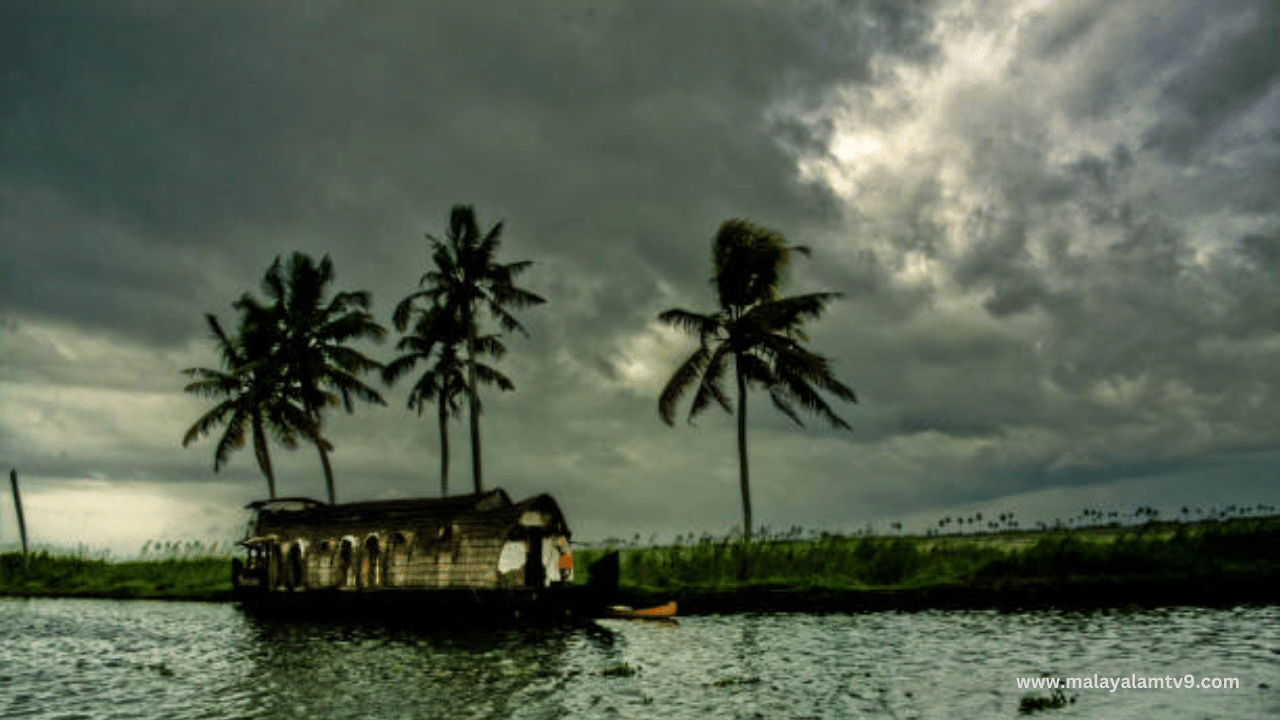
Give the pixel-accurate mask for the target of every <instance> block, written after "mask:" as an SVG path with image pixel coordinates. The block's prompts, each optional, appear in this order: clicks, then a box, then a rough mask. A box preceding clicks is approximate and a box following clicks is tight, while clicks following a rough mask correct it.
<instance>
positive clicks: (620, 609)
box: [605, 600, 676, 623]
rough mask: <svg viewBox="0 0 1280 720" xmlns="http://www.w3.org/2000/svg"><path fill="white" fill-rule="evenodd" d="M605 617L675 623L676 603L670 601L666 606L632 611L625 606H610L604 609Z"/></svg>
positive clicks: (632, 609)
mask: <svg viewBox="0 0 1280 720" xmlns="http://www.w3.org/2000/svg"><path fill="white" fill-rule="evenodd" d="M605 617H611V618H622V619H626V620H657V621H659V622H670V623H674V622H676V602H675V601H674V600H672V601H671V602H669V603H667V604H666V605H659V606H657V607H651V608H642V609H639V610H637V609H634V608H632V607H630V606H627V605H610V606H609V607H607V608H606V609H605Z"/></svg>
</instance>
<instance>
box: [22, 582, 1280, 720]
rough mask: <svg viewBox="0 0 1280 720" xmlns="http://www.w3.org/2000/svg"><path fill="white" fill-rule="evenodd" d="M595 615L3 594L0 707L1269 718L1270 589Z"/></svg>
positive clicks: (1277, 678) (416, 714) (27, 712)
mask: <svg viewBox="0 0 1280 720" xmlns="http://www.w3.org/2000/svg"><path fill="white" fill-rule="evenodd" d="M600 625H601V626H602V627H601V628H599V629H591V628H561V629H544V630H533V629H523V630H519V629H517V630H487V631H475V630H470V631H461V630H453V631H450V630H440V629H434V630H433V629H424V628H413V627H409V626H405V625H386V624H354V625H353V624H339V623H333V622H329V623H314V622H311V623H302V622H298V623H290V622H281V621H270V622H268V621H265V620H259V619H254V618H250V617H246V616H245V615H244V614H242V613H241V611H240V610H239V609H238V608H237V607H236V606H234V605H230V604H203V603H166V602H150V601H109V600H70V599H60V600H21V599H0V717H4V718H39V719H41V720H44V719H48V720H53V719H55V718H57V719H60V720H70V719H72V718H85V719H88V718H147V719H154V718H319V719H330V718H332V719H338V718H341V719H342V720H351V719H352V718H387V719H395V718H451V719H457V718H507V717H510V718H547V719H548V720H550V719H552V718H562V717H569V718H676V719H687V720H695V719H696V720H711V719H713V718H795V719H799V718H841V719H850V718H863V717H865V718H946V719H947V720H953V719H955V718H1012V717H1025V716H1020V715H1019V714H1018V707H1019V702H1020V700H1021V698H1022V696H1024V695H1026V694H1027V693H1028V692H1029V691H1027V690H1020V689H1018V687H1017V685H1016V680H1015V679H1016V678H1017V677H1019V676H1041V675H1050V676H1058V677H1069V676H1076V677H1079V676H1086V675H1087V676H1092V675H1093V674H1094V673H1097V674H1099V675H1100V676H1111V677H1115V676H1126V677H1127V676H1129V675H1130V674H1135V675H1138V676H1144V677H1154V676H1161V677H1163V676H1166V675H1170V676H1176V677H1181V676H1184V675H1187V674H1193V675H1195V676H1196V678H1197V679H1199V678H1201V677H1231V678H1238V679H1239V681H1240V688H1239V689H1236V690H1197V689H1192V690H1186V689H1184V690H1119V691H1117V692H1108V691H1106V690H1074V691H1070V692H1069V693H1068V695H1069V696H1074V698H1075V702H1074V703H1073V704H1070V705H1068V706H1066V707H1063V708H1061V709H1054V710H1047V711H1044V712H1043V713H1038V714H1037V716H1038V717H1044V718H1103V717H1105V718H1135V719H1136V718H1240V719H1242V720H1243V719H1246V718H1248V719H1250V720H1252V719H1253V718H1263V717H1280V607H1275V606H1272V607H1261V608H1259V607H1249V608H1245V607H1242V608H1236V609H1231V610H1222V609H1201V608H1170V609H1162V610H1133V611H1095V612H1057V611H1043V612H1028V613H1015V614H1008V613H998V612H994V611H969V612H925V613H874V614H864V615H796V614H783V615H730V616H718V617H716V616H713V617H694V618H683V619H682V620H681V622H680V624H679V625H676V626H667V625H656V624H649V623H636V622H628V621H621V620H612V621H602V622H601V623H600ZM628 671H633V672H631V674H628ZM1038 694H1040V695H1047V694H1048V693H1047V692H1044V691H1040V692H1039V693H1038Z"/></svg>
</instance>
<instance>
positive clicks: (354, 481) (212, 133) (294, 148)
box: [0, 0, 1280, 553]
mask: <svg viewBox="0 0 1280 720" xmlns="http://www.w3.org/2000/svg"><path fill="white" fill-rule="evenodd" d="M1278 78H1280V9H1278V8H1277V5H1276V3H1275V2H1273V1H1270V0H1238V1H1237V0H1219V1H1216V2H1212V3H1206V2H1200V1H1199V0H1134V1H1132V2H1114V0H1058V1H1055V2H1041V1H1023V0H989V1H988V0H968V1H961V0H939V1H938V2H925V1H919V2H916V1H908V0H829V1H819V0H815V1H813V2H809V1H802V0H794V1H787V0H761V1H760V2H749V1H746V0H643V1H642V0H632V1H630V2H607V1H603V0H601V1H598V2H597V1H594V0H545V1H543V2H531V1H529V0H518V1H517V0H511V1H510V2H500V1H497V0H489V1H487V2H470V1H462V0H459V1H457V2H450V1H445V2H432V3H419V2H403V3H392V2H380V3H373V4H369V3H355V2H346V3H344V2H334V1H327V0H310V1H309V2H305V3H266V4H264V3H261V2H256V1H254V2H188V3H171V2H145V1H140V2H85V1H83V0H74V1H66V2H56V1H50V0H39V1H37V0H16V1H12V2H5V3H3V5H2V6H0V238H2V239H3V244H2V245H0V313H2V316H3V326H2V327H0V460H2V461H3V463H4V465H5V469H7V468H8V467H15V468H17V469H18V471H19V474H20V478H21V480H22V483H23V489H24V492H25V499H26V504H27V507H28V512H27V515H28V518H27V520H28V524H29V525H30V526H31V529H32V532H33V534H34V537H35V539H36V540H37V541H38V542H42V543H50V544H56V545H60V546H74V545H75V544H76V543H80V542H83V543H86V544H88V545H90V546H92V547H110V548H112V549H113V550H115V551H116V552H118V553H130V552H135V551H136V550H137V548H138V547H139V546H140V545H141V544H142V542H143V541H144V540H147V539H153V538H160V537H164V538H182V539H206V540H207V539H217V538H228V537H232V536H234V535H235V533H236V531H237V530H238V525H237V523H238V517H239V512H240V506H242V505H243V504H244V503H245V502H247V501H249V500H252V499H255V498H258V497H262V496H264V495H265V493H266V484H265V481H264V480H263V477H262V475H261V473H260V472H259V471H258V469H257V467H256V465H255V463H254V461H253V457H252V453H251V452H249V451H248V450H246V451H242V452H239V453H236V454H235V455H234V456H233V459H232V461H231V462H230V464H229V465H228V466H227V467H225V468H224V469H223V470H222V472H220V473H218V474H214V472H213V467H212V466H213V446H214V443H215V441H216V438H210V439H208V440H206V441H204V442H201V443H198V444H196V445H193V446H191V447H189V448H186V449H183V448H182V447H181V442H180V441H181V438H182V435H183V433H184V432H185V430H186V429H187V427H188V426H190V424H191V423H192V422H193V421H194V420H195V419H196V418H197V417H198V416H199V415H200V414H201V412H202V411H203V410H204V409H206V408H207V407H208V404H207V401H204V400H201V399H198V398H194V397H190V396H187V395H185V394H184V393H183V392H182V386H183V384H184V381H185V378H184V376H182V375H181V374H180V371H181V370H182V369H183V368H186V367H191V366H208V367H213V366H216V362H217V359H216V356H215V354H214V350H213V344H212V342H211V340H210V339H209V337H208V332H207V328H206V326H205V324H204V320H203V315H204V313H206V312H214V313H217V314H218V315H219V316H220V317H221V318H222V319H223V322H224V324H226V325H233V324H234V317H235V316H234V312H233V310H232V308H231V307H230V304H231V302H232V301H233V300H235V299H236V298H237V297H238V296H239V295H240V294H241V293H243V292H245V291H254V292H257V285H258V281H259V279H260V278H261V276H262V273H263V271H264V270H265V269H266V267H267V266H268V265H269V264H270V262H271V261H272V259H273V258H275V257H276V256H279V255H287V254H289V253H291V252H294V251H304V252H307V253H310V254H312V255H314V256H317V257H318V256H320V255H323V254H329V255H330V256H331V257H332V258H333V261H334V263H335V266H336V269H337V283H336V286H337V287H339V288H343V289H355V288H365V289H368V290H370V291H371V292H372V294H373V302H374V308H373V310H374V312H375V314H376V315H377V316H378V317H379V319H380V320H381V321H382V322H383V323H384V324H388V325H389V324H390V313H391V309H392V307H393V306H394V305H395V303H396V302H397V301H398V300H400V299H401V298H402V297H404V296H405V295H406V294H407V293H409V292H410V291H412V290H413V289H414V287H415V283H416V282H417V280H418V278H419V276H420V275H421V274H422V272H423V271H424V270H425V269H426V263H427V260H428V256H427V244H426V242H425V240H424V239H423V234H424V233H427V232H431V233H435V234H441V233H443V230H444V227H445V223H446V219H447V215H448V211H449V208H450V207H451V206H452V205H454V204H456V203H468V204H473V205H475V207H476V209H477V212H478V214H479V217H480V221H481V223H482V224H483V225H484V226H486V227H488V226H489V225H491V224H492V223H495V222H497V221H499V220H504V221H505V223H506V224H505V232H504V235H503V237H504V246H503V252H502V259H504V260H507V261H513V260H518V259H529V260H533V261H534V262H535V263H536V265H535V266H534V268H533V269H532V270H531V271H530V272H529V273H528V274H527V275H525V276H524V277H523V280H524V283H523V284H524V285H525V286H527V287H528V288H530V289H532V290H534V291H536V292H538V293H540V294H542V295H543V296H545V297H547V298H548V300H549V302H548V303H547V304H546V305H544V306H541V307H538V308H534V309H530V310H528V311H525V312H524V313H523V314H522V316H521V317H522V319H523V320H524V322H525V325H526V327H527V328H528V330H529V332H530V337H529V338H528V339H524V338H521V337H511V338H508V340H507V344H508V347H509V349H510V354H509V355H508V356H507V358H506V359H504V361H503V363H502V368H503V369H504V371H505V372H506V373H507V374H508V375H509V376H510V377H511V378H513V379H514V381H515V382H516V384H517V386H518V391H517V392H515V393H508V394H502V395H495V394H492V393H491V394H488V395H486V396H485V410H486V411H485V414H484V416H483V418H482V431H483V439H484V450H485V471H486V482H487V485H489V486H491V487H492V486H500V487H504V488H506V489H507V490H508V491H509V492H510V493H511V494H512V496H513V497H517V498H519V497H524V496H527V495H530V494H533V493H537V492H544V491H545V492H550V493H552V494H554V495H555V497H556V498H557V499H558V500H559V502H560V503H561V505H562V507H563V508H564V510H565V513H566V515H567V518H568V520H569V523H570V526H571V527H572V528H573V530H574V531H575V536H576V537H577V538H579V539H600V538H603V537H606V536H609V535H619V536H626V537H629V536H631V535H632V534H634V533H640V534H641V535H642V536H644V537H646V538H647V537H649V536H650V535H651V534H657V535H659V537H660V538H669V537H671V536H672V535H674V534H676V533H685V532H689V531H694V532H698V533H701V532H703V531H709V532H712V533H716V534H722V533H724V532H727V531H728V530H730V529H731V528H734V527H736V526H737V525H739V524H740V505H739V496H738V487H737V472H738V468H737V456H736V449H735V442H736V438H735V433H734V424H733V419H732V418H731V417H730V416H727V415H724V414H722V413H720V412H719V411H718V410H717V411H715V412H708V413H707V414H705V415H704V416H701V418H700V419H699V420H698V422H697V424H696V427H690V426H689V425H687V424H685V423H683V422H681V423H679V424H678V425H677V426H676V427H674V428H668V427H667V426H665V425H663V424H662V423H661V422H660V420H659V418H658V413H657V395H658V392H659V390H660V388H661V387H662V385H663V384H664V383H665V381H666V379H667V378H668V377H669V376H670V374H671V372H672V371H673V370H674V369H675V367H676V364H677V363H678V362H679V361H680V360H681V359H682V358H683V357H685V356H686V355H687V354H688V353H689V352H690V351H691V350H692V349H693V343H692V341H691V340H689V339H686V338H683V337H681V336H679V335H676V334H672V333H671V332H669V331H666V330H664V329H662V328H660V327H659V326H658V324H657V323H656V316H657V314H658V313H659V312H661V311H662V310H664V309H667V308H670V307H673V306H681V307H686V308H689V309H694V310H704V309H706V310H709V309H711V308H712V305H713V302H714V298H713V295H712V291H711V288H710V285H709V284H708V279H709V275H710V242H711V238H712V236H713V235H714V232H715V229H716V227H717V226H718V225H719V224H720V223H721V222H722V221H724V220H725V219H728V218H732V217H743V218H747V219H750V220H752V221H754V222H757V223H760V224H763V225H766V226H768V227H771V228H774V229H777V230H779V231H781V232H782V233H784V234H785V235H786V236H787V237H788V238H789V239H790V240H791V241H793V242H796V243H803V244H807V245H809V246H811V247H812V248H813V257H812V259H810V260H807V261H806V260H803V259H802V260H801V261H800V262H798V263H797V265H796V266H795V268H794V269H793V271H792V273H791V276H790V288H791V289H792V290H793V291H795V292H801V291H811V290H817V289H827V290H836V291H839V292H842V293H844V297H843V299H842V300H840V301H839V302H837V303H835V304H833V305H832V306H831V308H830V311H829V312H828V314H827V315H826V316H825V317H824V318H823V319H821V320H820V321H818V322H816V323H813V324H812V326H811V346H812V347H813V348H814V349H816V350H818V351H820V352H822V353H824V354H826V355H828V356H829V357H830V358H831V360H832V362H833V363H834V366H835V369H836V373H837V375H838V376H839V377H840V378H841V379H842V380H843V381H844V382H845V383H846V384H848V385H850V386H852V387H853V388H854V389H855V390H856V391H857V392H858V395H859V400H860V402H859V403H858V404H856V405H849V404H846V405H842V406H841V407H839V408H838V411H839V412H840V413H841V414H842V415H843V417H844V418H845V419H846V420H848V421H849V423H850V424H851V425H852V427H853V430H852V432H846V431H836V430H832V429H830V428H829V427H827V426H825V425H824V424H823V423H821V422H820V421H818V420H817V419H816V418H815V419H813V420H812V421H810V422H807V423H806V427H804V428H797V427H795V426H794V425H792V424H790V422H789V421H788V420H786V419H785V418H784V417H782V416H781V415H779V414H778V413H777V412H776V411H774V410H773V409H772V408H771V407H770V406H769V404H768V402H767V400H766V399H765V398H764V397H763V396H755V397H753V398H752V402H751V404H750V408H751V419H750V432H749V444H750V453H751V459H752V487H753V491H754V500H755V516H756V519H757V522H758V523H760V524H763V525H767V526H770V527H773V528H780V527H786V526H790V525H793V524H799V525H802V526H804V527H806V528H815V529H824V530H832V531H849V530H852V529H854V528H859V527H864V526H865V525H866V523H867V522H868V521H870V522H872V523H874V524H875V525H876V527H877V528H884V527H886V526H887V525H888V523H890V522H893V521H904V522H906V523H907V525H908V529H923V528H924V527H925V526H926V523H931V522H935V521H936V519H937V518H938V517H941V516H942V515H954V514H957V513H968V512H974V511H977V510H984V511H986V512H988V513H998V512H1004V511H1007V510H1014V511H1017V512H1018V514H1019V517H1021V518H1022V520H1023V525H1024V526H1026V525H1029V524H1031V523H1032V522H1034V521H1035V520H1037V519H1046V520H1052V519H1053V518H1055V517H1062V518H1066V517H1069V516H1072V515H1078V514H1079V513H1080V511H1081V510H1082V509H1083V508H1084V507H1087V506H1091V507H1097V508H1100V509H1104V510H1120V511H1124V512H1126V513H1127V514H1132V511H1133V508H1134V507H1136V506H1138V505H1153V506H1156V507H1158V508H1161V509H1162V510H1164V511H1165V512H1166V513H1168V512H1172V511H1174V510H1175V509H1179V508H1180V507H1181V506H1182V505H1184V504H1188V505H1191V506H1192V507H1196V506H1202V507H1203V508H1204V509H1205V510H1206V511H1207V510H1208V508H1209V507H1210V506H1219V507H1221V506H1226V505H1228V504H1246V503H1247V504H1254V503H1259V502H1262V503H1270V504H1277V503H1280V482H1278V481H1277V475H1278V471H1280V452H1278V451H1277V450H1278V449H1280V287H1278V286H1277V282H1276V279H1277V273H1278V272H1280V130H1278V129H1277V128H1280V80H1278ZM367 350H368V352H369V353H370V354H371V355H372V356H374V357H375V358H378V359H380V360H383V361H386V360H389V359H390V358H391V357H392V353H393V349H392V342H390V341H389V342H387V343H384V344H383V345H381V346H373V345H371V346H369V347H368V349H367ZM406 393H407V386H405V385H402V386H398V387H393V388H390V389H387V390H385V393H384V394H385V395H386V397H387V400H388V405H387V406H386V407H373V406H368V405H365V406H360V407H357V409H356V412H355V414H354V415H352V416H341V415H337V414H335V415H332V416H331V419H330V420H329V421H328V422H329V431H328V435H329V437H330V438H331V439H332V440H333V442H334V444H335V445H336V450H335V452H334V453H333V458H332V459H333V465H334V469H335V474H336V481H337V485H338V492H339V498H340V500H360V499H383V498H396V497H406V496H418V495H432V494H435V493H438V488H439V477H438V467H439V466H438V458H439V455H438V452H439V450H438V435H437V427H436V424H435V420H434V417H432V416H431V415H430V414H428V415H425V416H423V417H421V418H419V417H418V416H417V415H416V414H415V413H413V412H411V411H409V410H407V409H405V399H406ZM452 431H453V434H452V446H451V447H452V449H453V456H452V473H451V475H452V477H451V479H452V482H453V486H454V487H455V488H458V489H465V488H467V487H468V486H469V483H470V465H469V456H468V449H467V445H466V443H467V434H466V424H465V422H461V421H459V422H455V423H454V425H453V426H452ZM274 458H275V462H276V465H277V469H278V475H279V477H278V482H279V486H280V490H281V493H282V494H284V495H308V496H314V497H323V495H324V481H323V475H322V474H321V471H320V465H319V461H318V459H317V457H316V454H315V452H314V451H313V450H309V449H306V448H303V449H300V450H299V451H296V452H287V451H285V450H284V449H282V448H277V449H276V450H275V454H274ZM0 506H3V508H4V509H3V511H2V512H0V543H12V542H14V541H15V540H16V535H17V533H16V529H15V526H14V522H13V515H12V509H11V506H10V503H9V501H8V498H7V497H6V498H5V501H4V502H3V503H0Z"/></svg>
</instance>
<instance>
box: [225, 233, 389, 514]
mask: <svg viewBox="0 0 1280 720" xmlns="http://www.w3.org/2000/svg"><path fill="white" fill-rule="evenodd" d="M333 279H334V270H333V261H332V260H330V259H329V256H328V255H325V256H324V257H323V258H321V259H320V262H319V263H316V262H315V261H314V260H313V259H312V258H311V257H310V256H309V255H306V254H305V253H300V252H295V253H293V255H291V256H290V257H289V260H288V263H287V264H285V265H282V264H281V261H280V258H279V257H277V258H276V259H275V262H273V263H272V264H271V267H269V268H267V272H266V275H264V276H263V279H262V291H263V293H264V294H266V296H267V299H268V301H269V303H270V304H263V303H262V302H259V301H258V299H257V298H255V297H253V296H252V295H250V294H249V293H245V294H244V296H243V297H241V298H240V299H239V300H238V301H236V304H235V305H236V307H237V309H239V310H241V311H242V312H243V313H244V314H245V327H246V337H247V341H249V342H252V343H255V344H256V345H258V346H259V347H261V348H263V349H262V350H261V357H263V358H264V361H263V363H264V364H263V368H264V371H265V372H268V373H270V374H271V375H272V376H273V378H274V380H273V381H274V382H276V383H279V386H280V387H281V388H282V392H283V393H284V394H286V395H287V396H289V397H291V398H296V401H297V402H298V404H299V405H300V406H301V407H302V409H303V410H304V411H305V414H306V417H307V418H308V419H309V422H310V426H309V428H308V432H307V433H306V437H307V439H308V440H310V441H311V442H313V443H314V444H315V446H316V450H317V452H318V453H319V454H320V465H321V467H322V468H323V469H324V477H325V485H326V487H327V489H328V492H329V502H330V503H335V502H337V492H336V490H335V488H334V482H333V467H332V465H331V464H330V462H329V452H330V451H332V450H333V445H332V444H331V443H330V442H328V441H327V440H325V439H324V438H323V437H322V435H321V431H322V430H323V427H324V409H325V408H327V407H331V406H335V405H338V404H339V401H341V404H342V406H343V407H344V408H345V409H346V411H347V412H348V413H350V412H354V405H353V403H352V398H353V397H355V398H357V399H360V400H363V401H365V402H371V403H376V404H379V405H385V404H386V401H384V400H383V399H382V396H381V395H380V394H378V391H377V390H374V389H373V388H372V387H370V386H368V385H366V384H365V383H364V382H363V381H361V380H360V375H363V374H364V373H366V372H369V371H371V370H380V369H381V368H382V364H381V363H379V362H377V361H375V360H372V359H370V358H369V357H367V356H365V355H364V354H363V353H361V352H360V351H358V350H356V349H355V348H353V347H351V346H350V345H349V344H348V343H350V342H352V341H354V340H361V339H366V338H367V339H372V340H375V341H381V340H382V338H383V336H384V335H385V334H386V330H385V328H383V327H382V326H381V325H379V324H378V323H377V322H376V321H375V320H374V319H373V316H372V315H371V314H369V311H368V308H369V305H370V302H371V298H370V295H369V292H368V291H365V290H358V291H342V292H337V293H334V294H333V296H332V297H329V296H328V292H329V290H328V286H329V284H330V283H332V282H333Z"/></svg>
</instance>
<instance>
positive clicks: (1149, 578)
mask: <svg viewBox="0 0 1280 720" xmlns="http://www.w3.org/2000/svg"><path fill="white" fill-rule="evenodd" d="M606 552H609V549H598V550H590V551H578V552H577V553H575V555H576V556H577V558H578V563H577V564H578V567H579V568H585V567H586V566H587V565H588V564H589V563H590V562H592V561H594V560H595V559H597V558H598V557H600V556H602V555H604V554H605V553H606ZM619 566H620V573H621V577H620V582H621V585H622V593H621V595H622V599H623V600H624V601H629V602H630V603H631V604H636V605H641V604H647V603H655V604H656V603H657V602H664V601H665V600H667V599H670V598H673V597H674V598H676V599H678V600H680V601H681V603H682V608H681V609H682V611H686V612H702V611H706V612H712V611H715V612H719V611H730V610H771V609H772V610H798V609H809V610H851V609H892V608H924V607H1000V606H1035V605H1055V604H1070V605H1120V604H1129V603H1140V604H1175V603H1193V604H1205V603H1210V604H1212V603H1230V602H1243V601H1274V599H1275V596H1274V592H1272V591H1271V590H1270V588H1271V587H1272V584H1274V583H1277V582H1280V518H1276V517H1268V518H1257V519H1247V520H1246V519H1238V520H1231V521H1228V522H1201V523H1195V524H1183V523H1147V524H1145V525H1142V526H1138V527H1132V528H1119V529H1115V528H1090V529H1086V530H1072V531H1036V532H1023V533H993V534H983V535H970V536H963V537H945V538H938V537H927V538H924V537H891V538H890V537H864V538H846V537H838V536H830V537H825V538H821V539H818V540H812V541H801V542H787V541H770V540H765V541H758V542H753V543H751V544H745V543H742V542H731V541H728V540H721V541H703V542H699V543H696V544H690V545H674V546H667V547H651V548H629V549H622V550H620V562H619ZM576 580H577V581H578V582H586V580H587V578H586V573H580V574H579V577H577V578H576Z"/></svg>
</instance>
